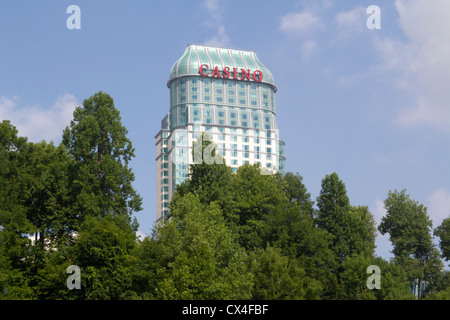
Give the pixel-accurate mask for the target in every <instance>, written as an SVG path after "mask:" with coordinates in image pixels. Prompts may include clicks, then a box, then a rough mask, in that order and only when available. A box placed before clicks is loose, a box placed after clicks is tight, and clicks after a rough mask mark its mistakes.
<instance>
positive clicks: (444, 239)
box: [434, 217, 450, 261]
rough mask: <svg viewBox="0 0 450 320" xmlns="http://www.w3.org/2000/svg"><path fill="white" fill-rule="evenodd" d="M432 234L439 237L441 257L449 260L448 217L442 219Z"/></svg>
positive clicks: (449, 225)
mask: <svg viewBox="0 0 450 320" xmlns="http://www.w3.org/2000/svg"><path fill="white" fill-rule="evenodd" d="M434 234H435V235H436V236H438V237H439V239H440V240H439V247H440V248H441V252H442V257H443V258H444V259H445V260H446V261H449V260H450V217H449V218H447V219H444V220H443V221H442V223H441V225H440V226H438V227H437V228H436V229H435V231H434Z"/></svg>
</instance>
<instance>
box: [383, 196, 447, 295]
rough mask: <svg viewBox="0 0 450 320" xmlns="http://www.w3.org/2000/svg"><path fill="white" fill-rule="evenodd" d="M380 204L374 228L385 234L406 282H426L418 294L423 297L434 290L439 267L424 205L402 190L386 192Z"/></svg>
mask: <svg viewBox="0 0 450 320" xmlns="http://www.w3.org/2000/svg"><path fill="white" fill-rule="evenodd" d="M384 204H385V208H386V211H387V214H386V216H384V217H383V219H382V221H381V224H380V225H379V226H378V230H379V231H380V232H381V234H386V233H389V236H390V240H391V242H392V244H393V246H394V249H393V253H394V255H395V259H396V260H397V261H398V263H399V264H400V265H402V267H403V268H404V270H405V271H406V274H407V278H408V280H409V281H410V283H412V284H414V283H415V284H419V283H421V282H422V281H426V283H427V284H426V289H425V292H422V291H421V292H419V297H424V296H425V295H426V294H427V293H428V292H430V291H433V289H435V287H436V282H437V281H438V280H439V278H440V273H441V269H442V267H443V265H442V261H441V260H440V255H439V252H438V251H437V249H436V248H435V245H434V244H433V242H432V237H431V227H432V222H431V220H430V218H429V217H428V214H427V208H426V207H424V206H423V205H422V204H419V203H418V202H417V201H414V200H412V199H411V198H410V196H409V195H408V194H407V193H406V190H402V191H401V192H398V191H394V192H391V191H389V194H388V197H387V198H386V200H385V202H384Z"/></svg>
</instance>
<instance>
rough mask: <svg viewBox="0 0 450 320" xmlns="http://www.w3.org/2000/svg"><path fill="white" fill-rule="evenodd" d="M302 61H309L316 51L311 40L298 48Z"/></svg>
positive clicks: (315, 46) (315, 44) (314, 44)
mask: <svg viewBox="0 0 450 320" xmlns="http://www.w3.org/2000/svg"><path fill="white" fill-rule="evenodd" d="M300 51H301V54H302V58H303V59H309V57H311V56H312V55H313V54H314V53H315V52H316V51H317V43H316V42H315V41H313V40H308V41H305V42H303V43H302V44H301V46H300Z"/></svg>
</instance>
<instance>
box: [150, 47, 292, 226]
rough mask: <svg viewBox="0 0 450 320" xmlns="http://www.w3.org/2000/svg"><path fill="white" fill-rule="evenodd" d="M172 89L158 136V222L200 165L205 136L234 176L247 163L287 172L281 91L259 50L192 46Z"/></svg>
mask: <svg viewBox="0 0 450 320" xmlns="http://www.w3.org/2000/svg"><path fill="white" fill-rule="evenodd" d="M167 87H168V88H169V89H170V109H169V113H168V114H167V115H166V116H165V117H164V118H163V119H162V121H161V130H160V131H159V132H158V134H157V135H156V136H155V139H156V197H157V198H156V200H157V201H156V212H157V214H156V218H157V222H158V221H160V220H161V219H162V218H164V217H167V215H168V213H169V208H168V206H169V201H170V198H171V197H172V194H173V192H174V191H175V186H176V185H177V184H179V183H181V182H183V181H184V180H185V179H187V178H188V174H189V166H190V164H193V163H196V162H197V160H198V159H196V156H195V155H194V156H193V154H192V150H193V148H194V149H195V147H194V143H195V142H196V141H197V139H199V136H200V139H201V135H202V133H204V132H207V133H208V136H209V138H210V140H212V141H213V142H214V143H215V145H216V152H217V153H218V154H220V155H222V156H223V157H224V158H225V161H226V164H227V165H228V166H230V167H231V168H232V170H233V172H236V171H237V168H238V167H239V166H241V165H244V164H246V163H249V164H255V163H259V164H260V166H261V168H262V171H261V172H262V173H263V174H267V172H269V173H273V172H277V171H278V172H281V173H283V172H284V163H285V159H286V158H285V156H284V142H283V141H281V140H280V138H279V134H278V127H277V124H276V121H275V93H276V91H277V87H276V86H275V83H274V79H273V76H272V73H271V72H270V71H269V70H268V69H267V68H266V67H265V66H264V65H263V64H262V63H261V62H260V61H259V60H258V58H257V56H256V54H255V53H254V52H252V51H243V50H235V49H225V48H216V47H208V46H203V45H188V46H187V47H186V50H185V52H184V54H183V55H182V56H181V57H180V58H179V59H178V61H177V62H175V64H174V65H173V67H172V70H171V71H170V78H169V81H168V82H167ZM205 151H206V150H205ZM205 162H206V161H205ZM207 163H208V162H207Z"/></svg>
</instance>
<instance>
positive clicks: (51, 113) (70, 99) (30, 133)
mask: <svg viewBox="0 0 450 320" xmlns="http://www.w3.org/2000/svg"><path fill="white" fill-rule="evenodd" d="M78 105H79V104H78V102H77V99H76V98H75V96H73V95H72V94H68V93H65V94H63V95H60V96H59V97H57V99H56V100H55V102H54V103H53V104H52V105H51V106H48V107H42V106H38V105H30V104H25V103H23V102H22V101H21V99H20V98H18V97H10V98H8V97H4V96H2V97H0V121H2V120H10V121H11V124H12V125H14V126H15V127H16V128H17V130H18V131H19V135H21V136H25V137H28V139H29V140H30V141H34V142H38V141H41V140H44V139H45V140H47V141H57V140H59V139H61V136H62V130H63V129H64V128H65V127H66V126H67V125H69V123H70V120H72V116H73V111H74V110H75V107H76V106H78Z"/></svg>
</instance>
